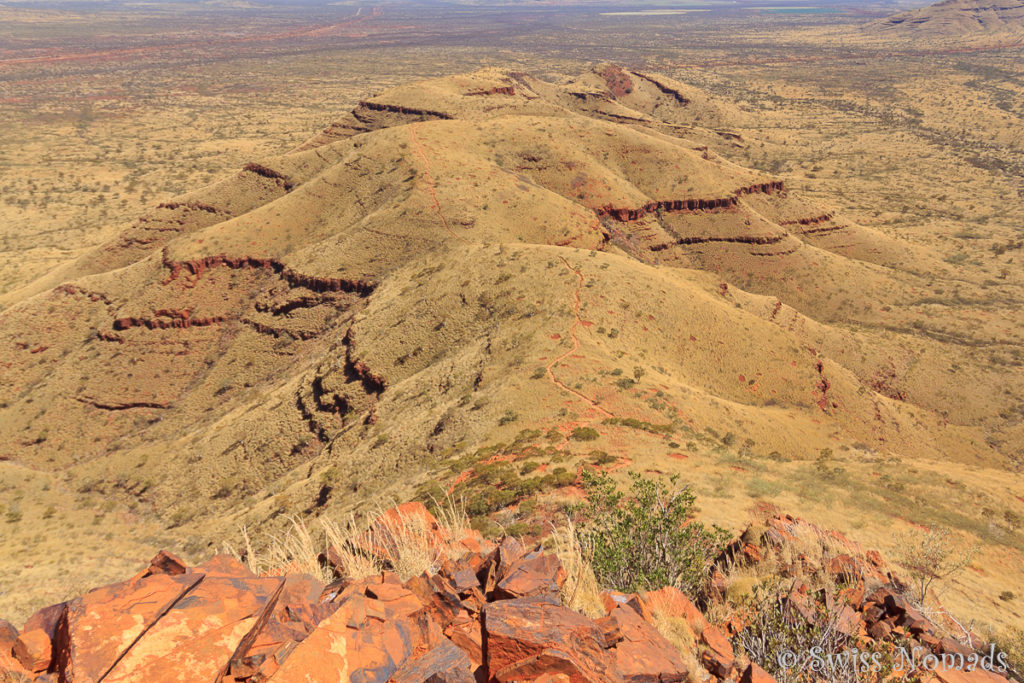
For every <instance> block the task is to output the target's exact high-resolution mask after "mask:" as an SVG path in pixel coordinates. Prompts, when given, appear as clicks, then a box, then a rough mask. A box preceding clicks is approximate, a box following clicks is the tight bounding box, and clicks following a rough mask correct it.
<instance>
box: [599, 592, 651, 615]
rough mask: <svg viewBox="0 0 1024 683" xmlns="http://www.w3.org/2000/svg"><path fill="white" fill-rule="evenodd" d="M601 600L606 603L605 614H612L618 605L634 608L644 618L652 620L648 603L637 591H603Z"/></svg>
mask: <svg viewBox="0 0 1024 683" xmlns="http://www.w3.org/2000/svg"><path fill="white" fill-rule="evenodd" d="M601 602H602V603H603V604H604V611H605V614H611V613H612V612H614V611H615V608H616V607H619V606H624V607H628V608H629V609H631V610H633V611H634V612H636V613H637V614H639V615H640V616H642V617H643V618H644V619H647V620H648V621H650V620H651V614H650V612H649V611H648V610H647V605H645V604H644V601H643V599H642V598H641V597H640V596H639V595H637V594H636V593H619V592H618V591H602V593H601Z"/></svg>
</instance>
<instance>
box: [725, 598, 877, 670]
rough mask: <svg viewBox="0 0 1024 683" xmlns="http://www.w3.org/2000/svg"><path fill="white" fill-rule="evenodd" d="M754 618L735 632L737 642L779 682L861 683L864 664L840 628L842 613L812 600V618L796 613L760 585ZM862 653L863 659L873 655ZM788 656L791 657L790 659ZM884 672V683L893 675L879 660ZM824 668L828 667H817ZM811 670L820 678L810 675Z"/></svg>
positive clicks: (752, 608) (752, 611)
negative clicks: (857, 658) (854, 653)
mask: <svg viewBox="0 0 1024 683" xmlns="http://www.w3.org/2000/svg"><path fill="white" fill-rule="evenodd" d="M748 603H749V606H750V610H749V613H750V614H751V615H752V618H751V619H750V622H749V623H748V625H747V627H746V628H744V629H743V630H742V631H740V632H739V633H737V634H736V637H735V641H736V643H737V644H738V645H739V646H740V647H741V648H742V649H743V651H744V652H745V653H746V655H747V657H749V658H750V661H752V662H755V663H757V664H758V665H759V666H761V668H763V669H764V670H765V671H767V672H768V673H769V674H771V675H772V676H774V677H775V679H776V680H777V681H780V683H788V682H789V681H803V680H829V681H835V682H836V683H857V682H858V681H860V680H862V678H861V675H860V671H861V668H862V666H863V663H862V662H858V661H856V659H855V658H854V656H853V655H852V654H851V652H857V650H852V651H851V649H850V648H851V642H850V639H849V638H848V637H847V636H845V635H843V634H842V633H840V632H839V630H838V629H837V628H836V626H837V620H838V614H839V613H838V612H829V610H827V609H826V608H825V607H824V606H823V605H821V604H820V603H818V602H813V603H812V604H811V605H810V607H811V609H812V610H813V612H814V614H813V619H811V620H808V619H807V618H805V616H804V615H803V614H801V613H800V612H799V611H797V609H796V607H795V605H794V603H793V601H792V600H787V599H786V598H784V597H782V596H778V595H773V594H772V591H771V590H769V589H768V586H766V585H760V586H757V587H756V588H755V589H754V593H753V595H752V596H751V597H750V598H748ZM870 654H871V653H870V652H868V651H863V652H860V653H859V655H860V656H862V657H864V656H870ZM787 657H789V658H790V660H789V661H787V659H786V658H787ZM878 662H879V666H880V668H881V670H880V671H879V672H877V678H873V679H871V680H879V681H880V680H884V678H885V676H886V675H888V674H889V673H890V672H891V671H892V662H891V661H886V658H884V657H882V658H879V659H878ZM822 664H824V665H825V668H824V669H821V668H818V667H820V666H821V665H822ZM811 672H815V673H816V674H817V675H816V676H812V675H811Z"/></svg>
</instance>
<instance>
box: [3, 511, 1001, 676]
mask: <svg viewBox="0 0 1024 683" xmlns="http://www.w3.org/2000/svg"><path fill="white" fill-rule="evenodd" d="M403 507H404V508H405V509H404V510H403V514H409V513H410V512H411V513H413V514H416V515H423V516H424V518H425V519H427V520H428V522H430V521H431V520H432V519H433V518H432V517H429V512H427V511H426V509H425V508H422V509H420V508H419V507H416V506H412V507H409V506H403ZM385 514H388V513H385ZM800 525H806V523H805V522H801V521H799V520H793V519H792V518H775V519H773V520H771V521H770V523H769V524H768V526H767V528H765V529H764V530H763V531H762V532H761V533H759V534H754V535H753V536H754V537H751V534H746V535H745V538H741V539H739V540H737V541H736V542H735V543H733V544H732V545H730V546H729V547H728V548H727V549H726V551H725V553H723V556H722V558H719V564H721V565H722V566H723V567H724V566H725V565H724V563H725V562H732V563H736V562H759V561H763V559H762V558H763V557H764V556H765V555H766V553H767V549H768V548H769V547H770V546H771V545H772V544H776V545H778V544H783V543H786V542H787V540H788V539H792V538H793V537H794V533H795V531H796V530H797V527H798V526H800ZM804 530H806V528H805V529H804ZM843 540H844V541H845V539H843ZM437 542H438V543H445V544H447V549H448V550H452V549H455V550H462V551H464V552H462V554H461V557H459V558H458V559H457V560H455V561H451V560H444V561H443V562H442V563H441V565H442V566H441V567H440V569H439V570H438V571H437V572H436V573H424V574H423V575H421V576H416V577H413V578H411V579H409V580H407V581H405V582H402V581H401V580H400V579H399V577H398V576H397V575H396V574H394V573H393V572H390V571H384V572H382V573H380V574H377V575H374V576H371V577H369V578H363V579H359V580H354V579H349V578H341V579H338V580H337V581H334V582H333V583H331V584H329V585H327V586H324V585H322V584H321V583H320V582H319V581H317V580H316V579H314V578H313V577H311V576H308V575H305V574H295V573H292V574H286V575H284V576H272V577H266V576H257V575H255V574H253V573H252V572H250V571H249V570H248V569H247V568H246V567H245V566H244V565H243V564H241V563H240V562H239V561H237V560H235V559H234V558H232V557H228V556H224V555H219V556H216V557H214V558H213V559H211V560H209V561H208V562H205V563H202V564H200V565H197V566H195V567H187V566H186V565H185V563H184V562H182V561H181V560H180V559H178V558H176V557H174V556H173V555H171V554H169V553H166V552H161V553H160V554H159V555H157V556H156V557H155V558H154V559H153V561H152V562H151V564H150V566H149V567H147V568H146V569H145V570H144V571H142V572H140V573H139V574H137V575H136V576H134V577H132V578H131V579H129V580H128V581H125V582H122V583H117V584H113V585H110V586H105V587H102V588H98V589H96V590H94V591H92V592H90V593H88V594H86V595H84V596H81V597H79V598H75V599H74V600H71V601H69V602H66V603H61V604H59V605H53V606H51V607H47V608H45V609H43V610H40V611H39V612H38V613H36V614H35V615H34V616H33V617H31V618H30V619H29V620H28V621H27V622H26V623H25V625H24V626H23V627H22V629H20V631H19V630H17V629H15V628H14V627H13V626H12V625H11V624H9V623H7V622H4V621H0V680H2V681H4V682H5V683H6V682H7V681H40V682H42V681H60V682H71V681H73V682H74V683H98V682H99V681H109V682H110V683H115V682H118V681H145V682H147V683H162V682H165V681H166V682H168V683H170V682H182V681H216V682H241V681H248V682H250V683H260V682H263V681H272V682H274V683H293V682H295V683H298V682H306V681H317V682H318V683H319V682H325V683H330V682H334V681H337V682H343V681H345V682H347V681H353V682H363V681H365V682H369V681H376V682H381V683H383V682H385V681H393V682H394V683H423V682H430V683H477V682H491V683H512V682H514V681H542V682H546V683H555V682H558V683H566V682H569V683H581V682H591V681H593V682H609V683H611V682H615V683H619V682H622V683H648V682H650V683H672V682H678V681H689V680H709V679H720V680H730V681H737V680H738V681H749V682H756V683H765V682H768V681H774V680H775V679H774V678H772V677H771V676H770V675H769V674H768V673H767V672H766V671H764V670H763V669H762V668H761V667H759V666H758V665H757V664H753V663H750V662H748V661H746V660H742V661H741V657H742V654H741V653H737V652H736V651H734V646H733V641H731V640H730V637H729V635H730V634H732V635H734V634H735V633H737V632H738V631H739V630H742V628H743V627H744V625H743V623H742V620H739V621H737V620H732V621H730V623H728V624H723V625H716V624H713V623H711V622H710V621H709V620H708V618H707V617H706V616H705V615H704V614H703V613H702V612H701V610H700V609H698V607H697V606H696V605H695V604H694V603H693V602H692V601H691V600H690V599H689V598H688V597H687V596H686V595H684V594H683V593H682V592H681V591H679V590H677V589H675V588H671V587H668V588H662V589H660V590H657V591H651V592H648V593H646V594H643V595H636V594H622V593H614V592H605V593H603V594H602V598H603V602H604V606H605V616H603V617H600V618H597V619H591V618H588V617H586V616H583V615H581V614H579V613H577V612H574V611H572V610H570V609H568V608H567V607H565V606H564V605H563V604H562V602H561V599H560V589H561V587H562V585H563V583H564V582H565V580H566V573H565V571H564V569H563V567H562V565H561V563H560V562H559V560H558V558H557V557H556V556H554V555H552V554H548V553H545V552H542V551H540V550H539V549H538V550H530V549H527V548H525V547H523V545H522V544H521V543H520V542H519V541H517V540H515V539H512V538H506V539H504V540H502V541H501V542H500V543H498V544H493V543H490V542H488V541H485V540H484V539H482V538H481V537H480V536H479V535H478V534H475V533H471V534H470V535H468V536H467V537H466V538H464V539H459V540H457V541H452V540H451V539H446V538H443V537H442V536H441V535H439V536H438V541H437ZM846 543H847V544H848V542H846ZM840 545H842V544H840ZM850 549H851V551H854V550H855V549H854V548H853V547H852V546H850ZM450 554H457V553H450ZM330 555H331V554H330V553H327V560H328V561H330ZM860 557H861V556H860V555H859V554H857V555H855V554H852V552H851V554H838V555H836V556H835V557H834V558H832V559H831V560H830V562H829V563H828V565H827V567H825V568H823V571H827V572H832V573H833V574H835V575H840V576H842V577H844V582H845V585H847V586H848V587H847V588H844V589H843V590H842V591H841V592H837V593H835V594H830V595H827V596H824V598H823V599H825V600H827V601H828V603H829V605H830V609H831V610H832V612H833V613H835V614H840V615H842V616H843V619H842V620H840V621H842V622H843V623H845V624H846V626H847V628H848V631H849V635H850V637H851V638H853V639H858V642H862V643H863V642H864V641H867V640H869V639H876V640H884V639H888V638H890V637H891V636H892V635H893V634H899V635H901V636H902V637H903V638H904V639H905V640H906V641H907V642H910V641H912V642H913V643H915V644H917V645H920V646H922V647H927V648H928V649H929V651H931V652H936V653H943V652H949V653H961V654H969V653H970V652H971V651H972V650H971V648H969V647H967V646H965V645H962V644H960V643H959V642H957V641H955V640H953V639H951V638H948V637H939V635H938V630H937V629H936V627H935V626H934V625H933V624H932V623H931V622H929V621H928V620H927V619H926V618H925V617H924V616H923V615H921V614H920V613H919V612H918V611H916V610H914V609H913V608H912V607H911V606H910V605H909V604H907V602H906V601H905V600H904V599H903V598H902V597H900V595H899V593H898V592H897V591H896V590H895V588H894V585H893V583H892V581H891V579H890V577H888V576H886V575H885V574H883V573H882V570H881V567H882V566H883V565H882V562H881V559H880V558H877V556H876V559H877V563H872V562H871V561H869V560H866V559H860ZM867 557H871V555H870V554H868V556H867ZM796 560H797V561H803V562H809V561H810V558H806V557H804V558H802V559H801V558H799V557H798V558H796ZM868 585H871V586H873V588H872V592H871V593H870V594H867V595H865V590H866V586H868ZM786 599H787V600H792V601H794V604H795V605H796V604H798V605H800V606H802V607H803V609H805V610H806V611H807V612H808V614H811V615H812V618H813V614H812V613H813V612H814V609H813V608H812V606H811V603H812V602H813V601H814V600H816V599H818V596H814V595H812V594H811V593H810V592H809V591H807V590H806V589H805V588H804V587H801V586H799V585H796V584H794V586H793V589H792V591H791V593H790V595H789V596H787V597H786ZM659 619H662V620H664V619H668V620H670V621H673V622H674V623H676V624H677V626H678V628H681V629H683V630H686V631H688V633H689V635H690V637H691V642H692V643H693V644H694V651H693V652H691V653H690V654H691V655H692V656H691V657H689V658H687V660H686V661H690V662H691V663H692V662H699V667H698V668H697V670H693V671H691V670H688V666H687V664H686V661H684V657H683V656H682V654H683V653H681V652H680V649H679V647H678V645H677V644H673V643H672V642H670V641H669V640H667V639H666V638H665V636H664V635H663V634H662V633H661V632H659V630H658V627H657V624H658V620H659ZM979 645H980V643H979ZM954 674H955V675H954ZM938 680H942V681H950V682H952V681H979V682H981V681H990V680H1004V679H1003V678H1000V677H999V676H995V675H994V674H989V673H987V672H973V673H967V672H959V671H958V672H953V673H940V674H939V676H938Z"/></svg>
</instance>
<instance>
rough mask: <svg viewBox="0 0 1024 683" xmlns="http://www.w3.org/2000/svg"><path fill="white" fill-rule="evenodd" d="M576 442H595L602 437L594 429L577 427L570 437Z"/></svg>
mask: <svg viewBox="0 0 1024 683" xmlns="http://www.w3.org/2000/svg"><path fill="white" fill-rule="evenodd" d="M570 436H572V438H573V439H574V440H576V441H595V440H597V439H598V438H599V437H600V436H601V435H600V434H599V433H598V431H597V430H596V429H594V428H593V427H577V428H576V429H574V430H572V434H571V435H570Z"/></svg>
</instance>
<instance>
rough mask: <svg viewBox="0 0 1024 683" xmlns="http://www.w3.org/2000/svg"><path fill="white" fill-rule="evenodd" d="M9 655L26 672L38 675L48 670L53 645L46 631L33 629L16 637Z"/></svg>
mask: <svg viewBox="0 0 1024 683" xmlns="http://www.w3.org/2000/svg"><path fill="white" fill-rule="evenodd" d="M11 654H13V655H14V658H15V659H16V660H18V663H19V664H21V666H23V667H24V668H25V669H26V670H27V671H31V672H32V673H38V672H42V671H46V670H47V669H48V668H50V661H51V659H52V658H53V657H52V655H53V645H52V643H51V642H50V636H49V635H48V634H47V633H46V631H44V630H43V629H41V628H34V629H32V630H30V631H25V632H24V633H22V634H21V635H20V636H18V640H17V641H15V643H14V647H13V648H12V651H11Z"/></svg>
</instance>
